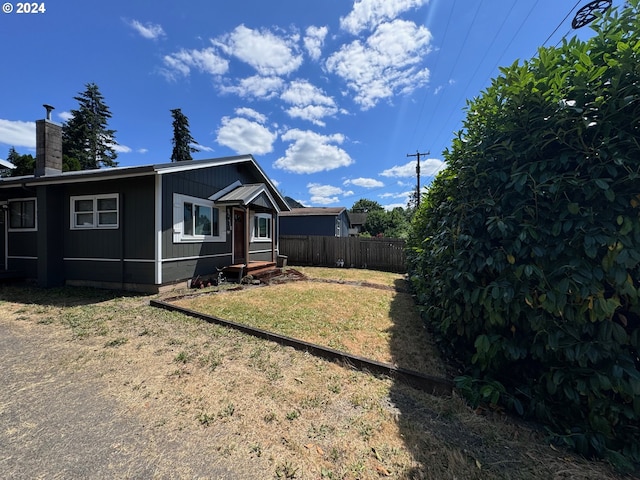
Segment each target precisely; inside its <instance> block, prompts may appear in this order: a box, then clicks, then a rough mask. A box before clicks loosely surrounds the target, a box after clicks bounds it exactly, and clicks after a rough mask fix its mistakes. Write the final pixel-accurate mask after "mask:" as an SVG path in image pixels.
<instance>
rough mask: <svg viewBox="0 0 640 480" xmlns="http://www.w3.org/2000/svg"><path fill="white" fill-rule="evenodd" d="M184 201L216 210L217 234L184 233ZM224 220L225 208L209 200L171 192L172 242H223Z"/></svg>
mask: <svg viewBox="0 0 640 480" xmlns="http://www.w3.org/2000/svg"><path fill="white" fill-rule="evenodd" d="M185 203H192V204H194V205H199V206H202V207H209V208H211V209H212V211H213V210H217V211H218V235H185V233H184V226H183V221H184V204H185ZM225 221H226V220H225V209H224V208H221V207H217V206H216V205H215V204H214V202H212V201H211V200H207V199H204V198H197V197H191V196H189V195H183V194H181V193H174V194H173V243H202V242H224V241H226V239H227V238H226V236H227V231H226V229H225Z"/></svg>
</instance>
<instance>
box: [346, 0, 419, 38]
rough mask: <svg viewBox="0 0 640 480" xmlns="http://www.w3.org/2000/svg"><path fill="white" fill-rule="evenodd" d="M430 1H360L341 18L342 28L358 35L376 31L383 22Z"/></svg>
mask: <svg viewBox="0 0 640 480" xmlns="http://www.w3.org/2000/svg"><path fill="white" fill-rule="evenodd" d="M428 2H429V0H360V1H356V2H355V3H354V5H353V10H351V12H350V13H349V15H347V16H346V17H341V18H340V27H341V28H342V29H343V30H346V31H347V32H349V33H352V34H354V35H357V34H358V33H360V32H361V31H362V30H365V29H371V30H373V29H375V27H376V26H377V25H379V24H380V23H381V22H384V21H387V20H393V19H395V18H396V17H398V15H400V14H401V13H403V12H406V11H408V10H411V9H414V8H418V7H421V6H423V5H425V4H427V3H428Z"/></svg>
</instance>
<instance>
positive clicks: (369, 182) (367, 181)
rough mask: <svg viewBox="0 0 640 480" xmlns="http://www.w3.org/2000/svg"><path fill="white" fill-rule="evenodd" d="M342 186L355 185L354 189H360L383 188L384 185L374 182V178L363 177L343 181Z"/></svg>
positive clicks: (378, 181)
mask: <svg viewBox="0 0 640 480" xmlns="http://www.w3.org/2000/svg"><path fill="white" fill-rule="evenodd" d="M344 185H355V186H356V187H362V188H381V187H384V183H382V182H381V181H380V180H376V179H375V178H363V177H360V178H354V179H348V180H345V181H344Z"/></svg>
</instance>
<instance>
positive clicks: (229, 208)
mask: <svg viewBox="0 0 640 480" xmlns="http://www.w3.org/2000/svg"><path fill="white" fill-rule="evenodd" d="M36 137H37V144H36V171H35V175H34V176H22V177H9V178H3V179H0V209H1V210H0V271H2V270H4V271H5V273H6V272H7V271H12V272H19V273H21V274H22V276H24V277H26V278H31V279H35V280H37V282H38V284H39V285H41V286H43V287H51V286H58V285H64V284H68V285H87V286H96V287H104V288H115V289H124V290H133V291H143V292H157V291H159V290H160V289H161V288H162V287H163V286H167V285H173V284H176V283H179V282H182V281H185V280H188V279H191V278H194V277H196V276H198V275H211V274H214V273H215V272H216V268H222V267H226V266H231V265H244V266H245V267H246V266H247V264H249V263H250V262H274V263H275V261H276V259H277V254H278V234H277V226H278V215H279V214H280V212H282V211H287V210H289V207H288V205H287V203H286V202H285V200H284V198H283V197H282V196H281V194H280V193H279V192H278V190H277V188H276V187H275V186H274V184H273V183H272V182H271V180H270V179H269V178H268V177H267V175H266V174H265V172H264V171H263V170H262V168H261V167H260V166H259V165H258V163H257V162H256V160H255V159H254V158H253V156H251V155H240V156H233V157H225V158H215V159H210V160H196V161H188V162H177V163H163V164H158V165H145V166H134V167H118V168H104V169H98V170H86V171H77V172H62V171H61V167H62V140H61V126H60V125H58V124H56V123H54V122H52V121H51V120H50V119H49V118H47V119H46V120H38V121H37V122H36Z"/></svg>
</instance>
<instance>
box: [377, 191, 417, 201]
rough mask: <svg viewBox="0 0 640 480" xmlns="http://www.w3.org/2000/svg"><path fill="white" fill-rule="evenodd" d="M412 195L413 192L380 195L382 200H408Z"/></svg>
mask: <svg viewBox="0 0 640 480" xmlns="http://www.w3.org/2000/svg"><path fill="white" fill-rule="evenodd" d="M411 195H413V190H410V191H408V192H400V193H383V194H382V195H379V197H380V198H406V199H408V198H409V197H410V196H411Z"/></svg>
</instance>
